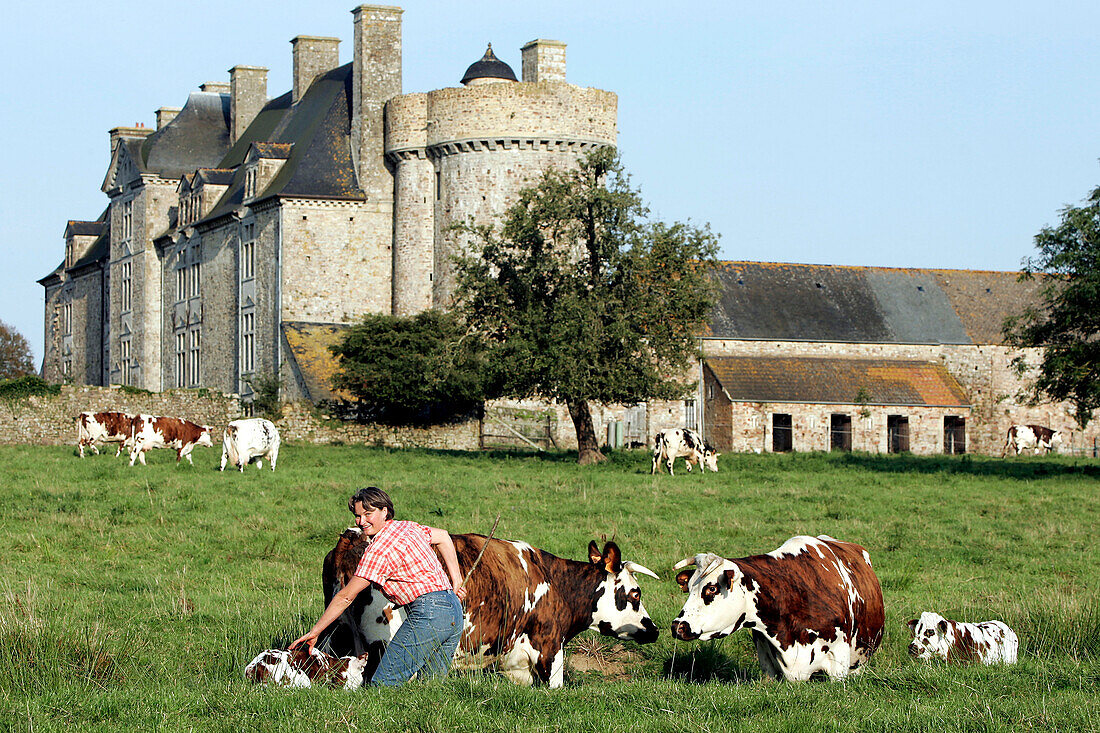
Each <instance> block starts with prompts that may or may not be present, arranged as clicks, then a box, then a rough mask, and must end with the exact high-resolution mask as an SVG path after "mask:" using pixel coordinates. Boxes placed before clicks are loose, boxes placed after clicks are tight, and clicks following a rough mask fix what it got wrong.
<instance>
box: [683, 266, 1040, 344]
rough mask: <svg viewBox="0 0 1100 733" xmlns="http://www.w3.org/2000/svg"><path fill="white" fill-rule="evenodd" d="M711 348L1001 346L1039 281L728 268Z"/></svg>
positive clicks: (722, 270)
mask: <svg viewBox="0 0 1100 733" xmlns="http://www.w3.org/2000/svg"><path fill="white" fill-rule="evenodd" d="M717 277H718V281H719V284H720V286H721V289H720V297H719V302H718V305H717V306H716V307H715V309H714V311H713V313H712V316H711V319H710V324H709V328H708V331H707V333H706V334H705V338H717V339H759V340H770V341H838V342H849V343H898V344H995V343H1001V341H1002V338H1001V325H1002V324H1003V323H1004V320H1005V318H1007V317H1008V316H1010V315H1013V314H1016V313H1019V312H1020V311H1021V310H1022V309H1023V308H1024V307H1025V306H1026V305H1027V304H1029V303H1038V302H1040V298H1039V296H1038V291H1039V288H1040V287H1041V286H1042V283H1041V282H1040V281H1038V280H1032V281H1023V282H1021V281H1019V273H1016V272H994V271H987V270H969V271H968V270H928V269H903V268H891V267H850V266H841V265H802V264H792V263H776V262H722V263H719V267H718V269H717Z"/></svg>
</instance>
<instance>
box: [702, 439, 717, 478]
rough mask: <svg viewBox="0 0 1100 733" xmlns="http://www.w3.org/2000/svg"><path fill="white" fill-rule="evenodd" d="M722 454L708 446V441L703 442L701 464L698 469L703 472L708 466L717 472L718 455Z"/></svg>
mask: <svg viewBox="0 0 1100 733" xmlns="http://www.w3.org/2000/svg"><path fill="white" fill-rule="evenodd" d="M720 455H722V454H721V453H718V452H717V451H715V450H714V448H711V447H710V443H707V442H704V443H703V465H702V467H701V468H700V469H699V470H700V471H703V472H705V471H706V470H707V469H708V468H709V469H710V470H712V471H714V472H715V473H718V456H720Z"/></svg>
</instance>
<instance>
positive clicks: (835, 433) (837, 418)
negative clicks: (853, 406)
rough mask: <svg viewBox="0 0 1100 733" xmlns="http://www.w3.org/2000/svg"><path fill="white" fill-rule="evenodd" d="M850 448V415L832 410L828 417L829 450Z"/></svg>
mask: <svg viewBox="0 0 1100 733" xmlns="http://www.w3.org/2000/svg"><path fill="white" fill-rule="evenodd" d="M851 449H852V416H851V415H845V414H844V413H841V412H834V413H833V414H832V415H831V416H830V417H829V450H851Z"/></svg>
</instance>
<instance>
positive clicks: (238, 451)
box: [218, 417, 279, 471]
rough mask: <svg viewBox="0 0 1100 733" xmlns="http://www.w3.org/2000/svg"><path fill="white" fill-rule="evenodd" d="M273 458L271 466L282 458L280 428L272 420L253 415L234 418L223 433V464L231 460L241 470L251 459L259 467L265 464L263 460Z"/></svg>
mask: <svg viewBox="0 0 1100 733" xmlns="http://www.w3.org/2000/svg"><path fill="white" fill-rule="evenodd" d="M265 458H266V459H268V460H269V461H270V462H271V470H272V471H274V470H275V464H276V462H278V460H279V430H278V429H277V428H276V427H275V424H274V423H273V422H271V421H270V420H265V419H263V418H262V417H253V418H248V419H245V420H234V421H233V422H231V423H229V425H228V427H226V429H225V434H224V435H223V436H222V465H221V468H219V469H218V470H219V471H224V470H225V464H226V463H231V464H232V465H234V466H236V467H237V468H238V469H239V470H240V471H244V467H245V466H247V465H248V464H249V463H252V462H255V463H256V468H263V465H264V460H263V459H265Z"/></svg>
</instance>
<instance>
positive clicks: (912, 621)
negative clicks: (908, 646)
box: [905, 618, 917, 634]
mask: <svg viewBox="0 0 1100 733" xmlns="http://www.w3.org/2000/svg"><path fill="white" fill-rule="evenodd" d="M905 625H906V626H908V627H909V633H910V634H915V633H917V620H916V619H915V618H912V619H909V621H908V622H907V623H906V624H905Z"/></svg>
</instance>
